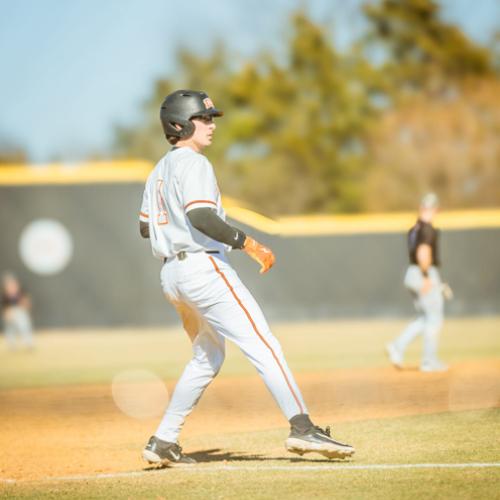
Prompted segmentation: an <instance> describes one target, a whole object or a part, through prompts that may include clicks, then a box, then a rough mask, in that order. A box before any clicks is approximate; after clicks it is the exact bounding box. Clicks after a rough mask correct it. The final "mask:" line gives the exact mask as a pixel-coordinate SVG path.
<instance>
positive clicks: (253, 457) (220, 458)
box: [144, 448, 350, 471]
mask: <svg viewBox="0 0 500 500" xmlns="http://www.w3.org/2000/svg"><path fill="white" fill-rule="evenodd" d="M188 456H189V457H191V458H194V459H195V460H196V461H197V462H198V463H199V464H203V463H212V462H223V463H225V464H226V465H228V463H229V462H255V463H258V462H287V463H312V464H321V463H335V462H340V463H349V462H350V460H349V459H340V458H339V459H328V458H303V457H297V456H294V457H269V456H264V455H258V454H248V453H244V452H243V453H242V452H232V451H224V450H221V449H220V448H212V449H209V450H200V451H195V452H194V453H189V455H188ZM172 466H173V467H176V465H175V464H168V463H167V464H161V465H154V466H149V467H145V468H144V470H146V471H152V470H158V469H168V468H170V467H172Z"/></svg>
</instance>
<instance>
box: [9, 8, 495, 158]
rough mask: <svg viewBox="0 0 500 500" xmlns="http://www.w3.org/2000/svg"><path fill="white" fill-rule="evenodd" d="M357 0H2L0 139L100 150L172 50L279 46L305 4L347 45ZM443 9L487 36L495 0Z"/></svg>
mask: <svg viewBox="0 0 500 500" xmlns="http://www.w3.org/2000/svg"><path fill="white" fill-rule="evenodd" d="M362 3H363V2H362V0H309V1H304V0H252V1H250V0H246V1H245V0H190V1H188V2H176V1H174V0H0V71H1V73H0V74H1V78H0V144H2V143H12V144H17V145H19V146H20V147H22V148H24V149H26V151H27V152H28V154H29V156H30V159H31V160H32V161H34V162H37V163H39V162H47V161H50V160H51V159H53V158H60V159H63V160H65V161H77V160H79V159H82V158H85V157H86V156H87V155H88V154H92V153H93V152H100V151H105V150H106V147H107V145H108V144H109V143H110V141H111V138H112V127H113V124H115V123H132V122H133V120H134V119H135V117H136V116H137V110H138V108H139V106H140V103H141V102H142V101H143V100H144V99H145V98H146V96H147V95H148V93H149V91H150V89H151V86H152V83H153V81H154V80H155V79H156V78H158V77H160V76H166V75H171V74H173V72H174V71H175V59H174V55H175V51H176V49H177V48H178V47H181V46H186V47H188V48H189V49H190V50H193V51H196V52H199V53H202V54H203V53H204V52H205V51H207V49H208V48H209V47H210V46H211V43H212V42H213V41H214V39H215V38H216V37H219V38H222V39H223V40H225V41H227V43H228V44H229V47H230V50H231V51H232V52H233V53H236V54H239V55H241V56H242V57H249V56H251V55H252V54H254V53H255V52H257V51H259V50H261V49H262V48H271V49H272V50H275V51H279V50H280V48H282V47H283V41H284V40H285V39H286V36H287V31H286V29H287V25H288V24H287V18H288V16H289V14H290V12H291V11H292V10H294V9H296V8H297V7H298V6H301V5H306V6H307V9H308V11H309V12H310V13H311V15H312V16H313V18H314V19H316V20H318V21H323V22H325V21H326V22H329V23H333V25H334V26H335V32H334V33H335V41H336V43H337V46H338V47H339V48H343V47H345V46H346V45H347V44H348V43H349V42H350V40H351V39H352V38H353V37H355V36H356V35H357V34H359V32H360V30H362V19H361V17H360V15H359V5H360V4H362ZM439 3H440V4H441V5H442V9H443V17H444V18H445V19H446V20H448V21H451V22H453V23H455V24H459V25H460V26H461V27H462V28H463V29H464V30H465V31H466V32H467V34H468V35H469V36H471V37H472V38H473V39H474V40H476V41H477V42H479V43H482V44H486V43H488V42H489V40H490V39H491V37H492V35H493V33H494V31H495V29H500V2H499V1H498V0H441V1H440V2H439Z"/></svg>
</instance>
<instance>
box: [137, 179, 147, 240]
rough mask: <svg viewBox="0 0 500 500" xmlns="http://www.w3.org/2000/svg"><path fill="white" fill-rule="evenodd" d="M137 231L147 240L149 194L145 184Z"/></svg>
mask: <svg viewBox="0 0 500 500" xmlns="http://www.w3.org/2000/svg"><path fill="white" fill-rule="evenodd" d="M139 231H140V233H141V236H142V237H143V238H149V193H148V185H147V183H146V187H145V188H144V194H143V195H142V204H141V211H140V212H139Z"/></svg>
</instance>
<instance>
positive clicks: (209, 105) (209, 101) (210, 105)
mask: <svg viewBox="0 0 500 500" xmlns="http://www.w3.org/2000/svg"><path fill="white" fill-rule="evenodd" d="M203 104H204V105H205V108H206V109H210V108H214V107H215V106H214V103H213V102H212V99H210V97H205V99H203Z"/></svg>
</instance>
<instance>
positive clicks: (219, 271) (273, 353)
mask: <svg viewBox="0 0 500 500" xmlns="http://www.w3.org/2000/svg"><path fill="white" fill-rule="evenodd" d="M209 259H210V260H211V261H212V265H213V266H214V268H215V270H216V272H217V274H219V275H220V277H221V278H222V279H223V280H224V283H226V285H227V287H228V288H229V291H230V292H231V293H232V295H233V297H234V298H235V299H236V302H238V305H239V306H240V307H241V308H242V309H243V312H244V313H245V315H246V317H247V318H248V321H250V324H251V325H252V328H253V330H254V332H255V333H256V334H257V336H258V337H259V339H260V340H261V341H262V343H263V344H264V345H265V346H266V347H267V348H268V349H269V350H270V351H271V354H272V356H273V358H274V360H275V361H276V363H278V366H279V369H280V370H281V373H282V374H283V377H285V381H286V384H287V385H288V388H289V389H290V392H291V393H292V396H293V398H294V399H295V402H296V403H297V406H298V407H299V410H300V411H299V413H304V408H303V407H302V405H301V404H300V401H299V398H298V397H297V395H296V394H295V391H294V390H293V387H292V384H291V383H290V381H289V380H288V377H287V376H286V373H285V370H284V369H283V366H281V363H280V361H279V359H278V356H276V353H275V352H274V351H273V348H272V347H271V346H270V345H269V344H268V343H267V342H266V339H265V338H264V337H263V336H262V334H261V333H260V332H259V330H258V328H257V325H256V324H255V322H254V320H253V318H252V316H251V315H250V313H249V312H248V310H247V309H246V307H245V306H244V305H243V303H242V302H241V300H240V298H239V297H238V295H236V292H235V291H234V288H233V287H232V286H231V284H230V283H229V281H228V279H227V278H226V276H225V274H224V273H223V272H222V271H221V270H220V269H219V267H218V266H217V264H216V263H215V260H214V258H213V257H209Z"/></svg>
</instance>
